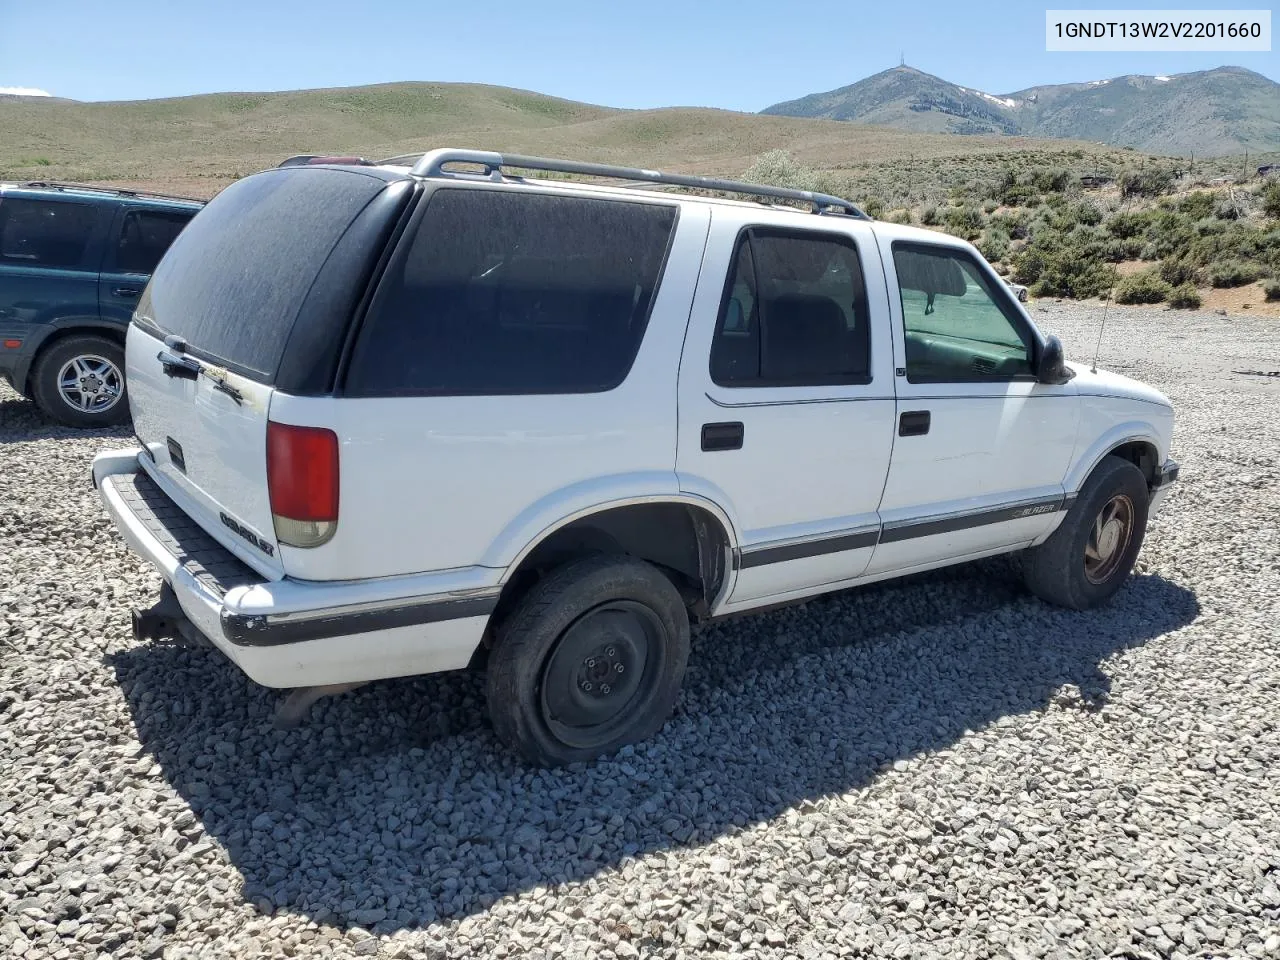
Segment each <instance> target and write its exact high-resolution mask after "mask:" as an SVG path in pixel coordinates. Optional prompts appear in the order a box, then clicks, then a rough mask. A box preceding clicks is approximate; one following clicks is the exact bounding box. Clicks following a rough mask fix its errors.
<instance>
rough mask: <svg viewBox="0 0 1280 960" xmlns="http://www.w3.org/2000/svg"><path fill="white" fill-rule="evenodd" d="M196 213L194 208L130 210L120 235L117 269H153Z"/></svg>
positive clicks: (137, 271)
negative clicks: (182, 210) (183, 209)
mask: <svg viewBox="0 0 1280 960" xmlns="http://www.w3.org/2000/svg"><path fill="white" fill-rule="evenodd" d="M193 216H195V213H194V211H193V212H189V213H183V212H180V211H176V210H174V211H170V210H130V211H129V212H128V213H126V214H125V215H124V222H123V223H122V224H121V225H120V235H119V236H118V237H117V238H116V269H117V270H119V271H120V272H121V273H150V272H151V271H152V270H154V269H155V268H156V264H157V263H159V262H160V258H161V257H163V256H164V253H165V251H166V250H168V249H169V245H170V244H171V243H173V241H174V240H175V239H176V238H177V236H178V234H180V233H181V232H182V228H183V227H185V226H186V225H187V224H188V223H190V222H191V218H192V217H193Z"/></svg>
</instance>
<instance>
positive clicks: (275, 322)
mask: <svg viewBox="0 0 1280 960" xmlns="http://www.w3.org/2000/svg"><path fill="white" fill-rule="evenodd" d="M385 186H386V184H385V183H384V182H383V181H382V180H379V179H375V178H373V177H367V176H363V175H360V174H356V173H352V172H348V171H342V170H317V169H311V170H307V169H291V170H280V171H268V172H266V173H261V174H258V175H256V176H252V177H247V178H245V179H244V180H239V181H237V182H236V183H233V184H232V185H231V186H229V187H227V188H226V189H225V190H223V191H222V193H220V194H218V196H216V197H215V198H214V199H213V200H211V201H210V202H209V204H208V206H206V207H205V208H204V209H203V210H201V211H200V213H199V214H197V215H196V217H195V218H194V219H193V220H192V221H191V223H190V224H189V225H188V226H187V228H186V229H185V230H183V231H182V233H181V234H179V236H178V238H177V240H175V241H174V243H173V246H171V247H170V248H169V251H168V253H167V254H166V255H165V256H164V258H163V259H162V260H161V261H160V263H159V265H158V266H157V267H156V271H155V273H154V274H153V276H152V278H151V283H150V284H149V285H148V286H147V290H146V292H145V294H144V295H143V297H142V300H141V301H140V302H139V304H138V310H137V317H138V322H139V323H140V324H141V325H142V326H144V327H147V328H151V329H152V330H153V331H154V332H156V333H158V334H159V335H161V336H167V335H169V334H176V335H178V336H180V337H182V338H183V339H185V340H186V341H187V344H188V346H189V347H190V348H192V349H193V350H194V351H195V352H197V353H198V354H204V355H207V356H209V357H210V358H212V359H215V360H217V361H220V362H221V363H223V364H224V365H226V366H229V367H231V368H233V369H237V370H238V371H239V372H241V373H244V374H246V375H248V376H251V377H253V378H254V379H259V380H263V381H265V382H267V383H270V382H272V381H273V380H274V379H275V374H276V370H277V369H278V368H279V366H280V359H281V356H282V355H283V353H284V349H285V345H286V343H287V341H288V339H289V333H290V331H291V330H292V329H293V324H294V321H295V320H296V319H297V316H298V311H299V309H300V308H301V306H302V303H303V301H304V299H305V298H306V295H307V291H308V290H309V289H310V288H311V285H312V283H313V282H314V281H315V279H316V276H317V274H319V272H320V269H321V267H322V266H323V265H324V262H325V260H326V259H327V258H328V256H329V253H330V252H331V251H332V250H333V247H334V245H335V244H336V243H337V242H338V240H339V239H340V238H341V237H342V234H343V233H344V232H345V231H346V229H347V227H349V226H350V225H351V222H352V221H353V220H354V219H355V218H356V215H357V214H359V213H360V211H361V210H362V209H364V207H365V205H366V204H368V202H369V201H370V200H371V199H372V198H373V197H374V196H375V195H376V194H377V193H378V192H379V191H381V190H382V189H383V188H384V187H385Z"/></svg>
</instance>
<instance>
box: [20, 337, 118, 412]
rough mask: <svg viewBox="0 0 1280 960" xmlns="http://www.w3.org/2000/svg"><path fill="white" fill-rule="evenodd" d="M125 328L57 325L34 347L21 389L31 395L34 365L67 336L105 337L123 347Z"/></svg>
mask: <svg viewBox="0 0 1280 960" xmlns="http://www.w3.org/2000/svg"><path fill="white" fill-rule="evenodd" d="M125 333H126V331H125V330H122V329H120V328H119V327H115V326H110V327H107V326H103V327H96V326H88V327H59V328H58V329H57V330H55V331H54V332H53V333H51V334H49V336H47V337H45V338H44V340H43V341H42V342H41V344H40V346H39V347H37V348H36V352H35V354H34V355H33V356H32V357H31V363H30V365H28V367H27V375H26V376H25V377H24V378H23V390H24V393H25V395H26V396H30V395H31V378H32V377H33V376H34V375H35V372H36V367H38V366H39V365H40V358H41V357H43V356H44V355H45V354H46V353H48V352H49V351H50V350H52V349H53V348H54V347H56V346H57V345H58V344H59V343H61V342H62V341H63V340H66V339H67V337H80V336H99V337H105V338H106V339H107V340H113V341H115V342H116V343H118V344H119V345H120V347H121V348H122V349H123V348H124V338H125Z"/></svg>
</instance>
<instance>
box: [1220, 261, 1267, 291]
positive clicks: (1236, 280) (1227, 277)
mask: <svg viewBox="0 0 1280 960" xmlns="http://www.w3.org/2000/svg"><path fill="white" fill-rule="evenodd" d="M1263 272H1264V271H1263V269H1262V266H1261V265H1260V264H1257V263H1251V262H1250V261H1248V260H1219V261H1218V262H1217V263H1211V264H1209V283H1210V284H1211V285H1212V286H1215V287H1243V286H1244V285H1245V284H1247V283H1253V281H1255V280H1257V279H1258V278H1259V277H1261V276H1262V275H1263Z"/></svg>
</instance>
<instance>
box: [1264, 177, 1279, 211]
mask: <svg viewBox="0 0 1280 960" xmlns="http://www.w3.org/2000/svg"><path fill="white" fill-rule="evenodd" d="M1262 212H1263V213H1265V214H1266V215H1267V216H1268V217H1271V218H1272V219H1274V220H1280V180H1278V181H1275V182H1273V183H1268V184H1267V185H1266V186H1265V187H1264V188H1263V190H1262Z"/></svg>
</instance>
